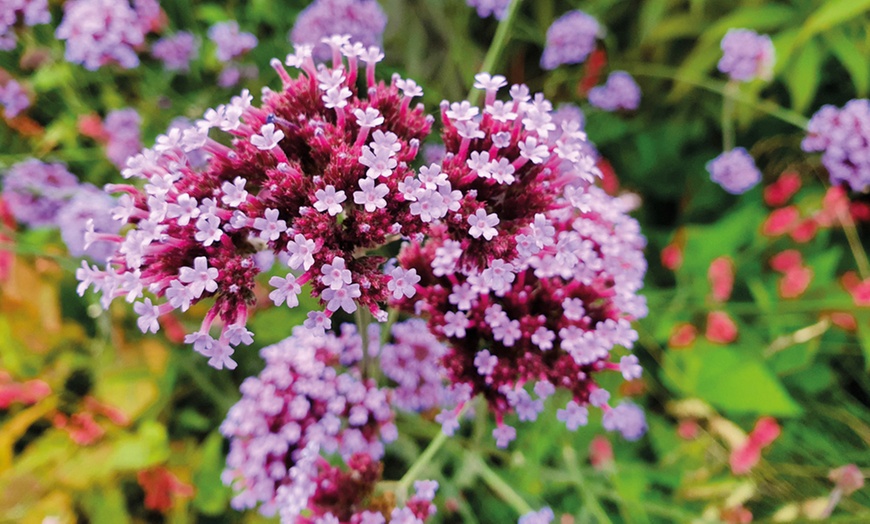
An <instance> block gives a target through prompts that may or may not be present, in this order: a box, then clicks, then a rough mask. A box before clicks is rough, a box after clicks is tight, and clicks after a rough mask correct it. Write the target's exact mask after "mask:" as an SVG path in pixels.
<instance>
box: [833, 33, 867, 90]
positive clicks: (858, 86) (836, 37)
mask: <svg viewBox="0 0 870 524" xmlns="http://www.w3.org/2000/svg"><path fill="white" fill-rule="evenodd" d="M822 38H824V40H825V43H826V44H827V45H828V48H829V49H830V50H831V52H832V53H833V54H834V56H836V57H837V60H839V61H840V63H841V64H843V67H844V68H846V71H848V72H849V76H850V77H851V78H852V83H853V84H855V91H857V94H858V96H866V95H867V93H868V91H870V62H868V61H867V57H866V55H864V54H863V53H860V52H856V49H855V42H854V41H852V40H850V39H849V37H848V36H846V34H845V33H843V32H841V31H829V32H827V33H824V34H823V35H822Z"/></svg>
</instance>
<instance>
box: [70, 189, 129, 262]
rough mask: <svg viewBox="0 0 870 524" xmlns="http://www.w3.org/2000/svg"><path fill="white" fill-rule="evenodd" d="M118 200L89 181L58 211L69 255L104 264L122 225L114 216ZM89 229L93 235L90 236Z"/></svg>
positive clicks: (113, 247) (112, 250) (113, 248)
mask: <svg viewBox="0 0 870 524" xmlns="http://www.w3.org/2000/svg"><path fill="white" fill-rule="evenodd" d="M116 204H117V202H116V201H115V199H114V198H112V197H110V196H109V195H107V194H106V193H105V192H103V191H101V190H99V189H97V188H96V187H94V186H92V185H90V184H83V185H81V186H80V187H79V189H78V190H77V191H76V193H75V195H74V196H73V197H72V199H71V200H70V201H69V202H68V203H67V204H66V205H64V206H63V207H62V208H61V209H60V212H58V214H57V225H58V226H59V227H60V236H61V238H62V239H63V242H64V243H65V244H66V247H67V249H68V250H69V253H70V255H72V256H74V257H80V256H87V257H89V258H91V259H92V260H94V261H95V262H98V263H100V264H104V263H105V262H106V261H107V260H108V259H109V257H110V256H111V255H112V253H113V252H114V250H115V246H116V243H117V241H118V240H119V239H120V237H118V236H117V234H118V231H120V230H121V226H122V225H123V224H122V223H121V222H119V221H117V220H115V219H114V218H112V214H113V213H112V211H113V208H114V207H115V205H116ZM89 231H90V232H91V236H93V238H88V237H89V235H88V233H89Z"/></svg>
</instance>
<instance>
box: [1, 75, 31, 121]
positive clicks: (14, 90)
mask: <svg viewBox="0 0 870 524" xmlns="http://www.w3.org/2000/svg"><path fill="white" fill-rule="evenodd" d="M0 105H2V106H3V111H4V114H5V115H6V118H15V117H16V116H18V114H19V113H21V112H22V111H24V110H25V109H27V108H28V107H30V98H29V97H28V96H27V93H26V92H25V91H24V89H23V88H22V87H21V84H19V83H18V81H17V80H10V81H8V82H6V85H5V86H0Z"/></svg>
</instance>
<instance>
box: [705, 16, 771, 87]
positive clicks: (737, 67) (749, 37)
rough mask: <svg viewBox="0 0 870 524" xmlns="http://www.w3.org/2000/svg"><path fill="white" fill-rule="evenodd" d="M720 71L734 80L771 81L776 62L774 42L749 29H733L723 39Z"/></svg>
mask: <svg viewBox="0 0 870 524" xmlns="http://www.w3.org/2000/svg"><path fill="white" fill-rule="evenodd" d="M721 46H722V52H723V55H722V58H721V59H720V60H719V71H721V72H723V73H725V74H727V75H728V76H729V77H731V79H732V80H738V81H742V82H748V81H750V80H754V79H756V78H761V79H763V80H770V75H771V74H772V73H773V64H774V60H775V55H774V50H773V42H771V40H770V37H769V36H767V35H759V34H758V33H756V32H755V31H751V30H749V29H731V30H729V31H728V33H726V34H725V37H724V38H722V43H721Z"/></svg>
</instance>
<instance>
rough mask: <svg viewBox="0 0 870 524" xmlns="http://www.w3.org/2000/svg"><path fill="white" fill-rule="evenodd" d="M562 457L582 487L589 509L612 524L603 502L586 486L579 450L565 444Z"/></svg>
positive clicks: (601, 519) (598, 518) (602, 520)
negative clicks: (578, 455)
mask: <svg viewBox="0 0 870 524" xmlns="http://www.w3.org/2000/svg"><path fill="white" fill-rule="evenodd" d="M562 457H563V458H564V459H565V465H566V466H567V467H568V472H569V473H570V474H571V476H572V477H573V479H574V481H575V482H576V484H577V487H578V488H580V492H581V493H582V494H583V499H584V501H585V502H586V505H587V507H588V509H589V511H591V512H592V514H593V515H595V518H596V519H597V520H598V522H599V523H601V524H612V521H611V520H610V517H608V516H607V512H606V511H604V508H603V507H602V506H601V503H600V502H598V498H596V497H595V495H594V494H593V493H592V491H591V490H589V488H588V487H587V486H586V480H585V478H584V477H583V473H581V471H580V468H578V467H577V452H576V451H574V448H572V447H570V446H565V447H564V448H562Z"/></svg>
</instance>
